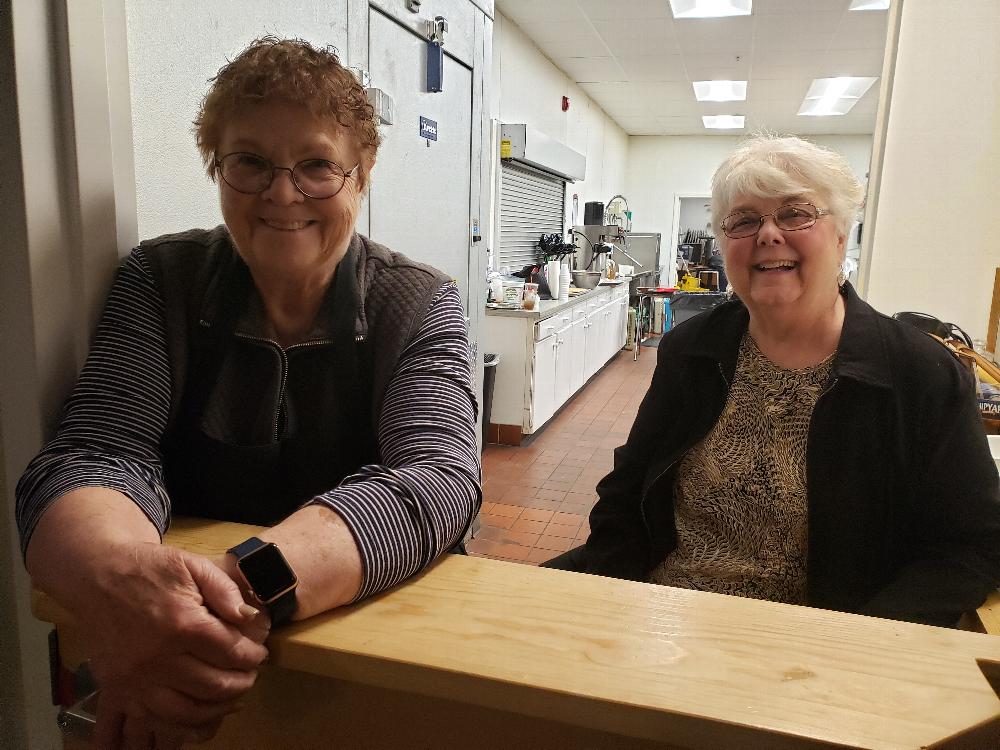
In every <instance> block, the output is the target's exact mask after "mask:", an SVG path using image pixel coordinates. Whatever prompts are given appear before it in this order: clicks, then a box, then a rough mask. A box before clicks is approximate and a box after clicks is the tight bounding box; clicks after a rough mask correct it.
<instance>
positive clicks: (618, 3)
mask: <svg viewBox="0 0 1000 750" xmlns="http://www.w3.org/2000/svg"><path fill="white" fill-rule="evenodd" d="M535 1H536V2H537V0H535ZM579 5H580V10H582V11H583V13H584V15H586V16H587V17H588V18H590V20H592V21H621V20H627V19H632V18H647V19H648V18H663V19H666V20H668V21H669V20H673V14H672V13H671V12H670V4H669V3H667V2H666V0H615V2H608V0H579Z"/></svg>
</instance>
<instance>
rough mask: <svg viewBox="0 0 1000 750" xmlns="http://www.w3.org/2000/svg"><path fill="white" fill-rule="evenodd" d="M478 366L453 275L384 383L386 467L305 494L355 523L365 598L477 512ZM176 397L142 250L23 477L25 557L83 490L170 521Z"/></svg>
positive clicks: (443, 543) (161, 524)
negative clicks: (52, 515)
mask: <svg viewBox="0 0 1000 750" xmlns="http://www.w3.org/2000/svg"><path fill="white" fill-rule="evenodd" d="M471 375H472V373H471V368H470V363H469V356H468V345H467V338H466V333H465V322H464V315H463V311H462V306H461V302H460V300H459V295H458V290H457V289H456V288H455V287H454V286H453V285H446V286H443V287H442V288H441V289H440V290H439V291H438V292H437V294H436V295H435V297H434V300H433V301H432V303H431V305H430V307H429V309H428V311H427V314H426V315H425V317H424V320H423V323H422V325H421V327H420V329H419V331H418V333H417V335H416V337H415V338H414V339H413V341H411V342H410V344H409V345H408V346H407V347H406V349H405V350H404V351H403V354H402V356H401V357H400V359H399V362H398V364H397V366H396V370H395V373H394V375H393V377H392V380H391V381H390V383H389V385H388V388H387V389H386V393H385V399H384V403H383V408H382V413H381V417H380V419H379V423H378V425H377V426H376V429H377V434H378V443H379V452H380V456H381V463H379V464H377V465H368V466H362V467H359V468H358V471H357V472H356V473H354V474H352V475H350V476H348V477H346V478H345V479H344V480H343V481H342V482H341V483H340V484H339V485H338V486H337V487H334V488H331V489H330V490H328V491H326V492H324V493H322V494H321V495H318V496H317V497H315V498H313V499H312V500H310V501H309V503H307V504H322V505H326V506H328V507H330V508H331V509H333V510H334V511H336V512H337V513H338V514H339V515H340V516H341V517H342V518H343V519H344V521H345V523H346V524H347V525H348V527H349V528H350V530H351V532H352V533H353V535H354V537H355V539H356V541H357V544H358V547H359V549H360V552H361V559H362V563H363V566H364V571H363V583H362V587H361V591H360V592H359V595H358V598H363V597H365V596H369V595H370V594H373V593H375V592H377V591H381V590H382V589H385V588H388V587H390V586H392V585H394V584H396V583H398V582H399V581H401V580H403V579H405V578H407V577H409V576H411V575H413V574H414V573H416V572H418V571H419V570H421V569H423V568H424V567H425V566H426V565H428V564H429V563H430V562H431V561H432V560H433V559H434V558H436V557H437V556H438V555H440V554H441V553H442V552H443V551H445V550H446V549H448V548H449V547H451V546H452V545H453V544H455V542H457V541H458V540H459V537H460V535H461V534H462V532H463V531H464V530H465V528H466V527H467V525H468V523H469V521H470V519H471V518H472V517H473V516H474V515H475V513H476V512H477V510H478V507H479V504H480V502H481V500H482V494H481V490H480V486H479V478H480V467H479V456H478V451H477V449H476V438H475V423H476V414H475V412H476V399H475V395H474V393H473V388H472V377H471ZM170 402H171V378H170V365H169V359H168V353H167V340H166V327H165V322H164V305H163V299H162V297H161V295H160V292H159V289H158V288H157V286H156V284H155V282H154V280H153V277H152V275H151V274H150V270H149V267H148V265H147V261H146V259H145V257H144V254H143V250H142V248H138V249H136V250H134V251H133V253H132V255H131V256H130V257H129V258H128V259H127V260H126V261H125V263H124V264H123V265H122V268H121V271H120V272H119V274H118V277H117V279H116V281H115V284H114V285H113V287H112V289H111V292H110V294H109V296H108V301H107V304H106V307H105V311H104V315H103V316H102V318H101V322H100V324H99V326H98V330H97V334H96V337H95V340H94V344H93V346H92V348H91V351H90V354H89V355H88V357H87V361H86V363H85V365H84V368H83V371H82V372H81V374H80V378H79V381H78V382H77V385H76V388H75V389H74V391H73V394H72V395H71V397H70V399H69V400H68V402H67V404H66V410H65V414H64V417H63V421H62V423H61V424H60V427H59V430H58V432H57V434H56V437H55V438H54V439H53V440H52V441H51V442H50V443H49V444H48V445H46V446H45V448H44V449H43V450H42V452H41V453H40V454H39V455H38V456H36V457H35V459H34V460H33V461H32V462H31V463H30V464H29V465H28V467H27V469H26V470H25V473H24V475H23V476H22V477H21V481H20V482H19V483H18V487H17V523H18V529H19V531H20V535H21V548H22V553H23V552H24V551H26V550H27V546H28V542H29V541H30V539H31V534H32V532H33V531H34V529H35V527H36V525H37V523H38V520H39V519H40V518H41V516H42V514H43V513H44V512H45V510H46V509H47V508H48V507H49V506H50V505H51V504H52V503H53V502H55V501H56V500H57V499H58V498H60V497H61V496H63V495H65V494H66V493H67V492H70V491H72V490H75V489H79V488H81V487H106V488H110V489H113V490H116V491H118V492H121V493H122V494H124V495H126V496H128V497H129V498H130V499H131V500H132V501H133V502H135V503H136V505H137V506H138V507H139V508H140V509H141V510H142V511H143V512H144V513H145V514H146V516H147V517H148V518H149V520H150V521H151V522H152V523H153V524H154V526H155V527H156V528H157V530H158V531H159V532H160V534H161V535H162V534H163V533H164V532H165V531H166V529H167V526H168V525H169V522H170V498H169V496H168V494H167V491H166V488H165V484H164V477H163V465H162V456H161V454H160V449H159V446H160V440H161V437H162V436H163V433H164V430H165V429H166V427H167V421H168V417H169V411H170Z"/></svg>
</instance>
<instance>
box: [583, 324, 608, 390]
mask: <svg viewBox="0 0 1000 750" xmlns="http://www.w3.org/2000/svg"><path fill="white" fill-rule="evenodd" d="M603 320H604V313H603V311H602V310H595V311H594V312H592V313H591V314H590V315H588V316H587V318H586V334H585V338H586V342H585V344H584V355H583V356H584V362H583V379H584V380H590V378H591V377H592V376H593V374H594V373H595V372H597V370H598V369H600V367H601V364H602V362H601V356H602V354H603V349H602V346H601V331H602V330H603V329H604V325H603V322H602V321H603Z"/></svg>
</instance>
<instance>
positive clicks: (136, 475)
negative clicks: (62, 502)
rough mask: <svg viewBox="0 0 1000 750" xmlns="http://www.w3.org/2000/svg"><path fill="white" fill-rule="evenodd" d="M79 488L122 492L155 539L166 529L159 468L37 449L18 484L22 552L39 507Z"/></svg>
mask: <svg viewBox="0 0 1000 750" xmlns="http://www.w3.org/2000/svg"><path fill="white" fill-rule="evenodd" d="M84 487H104V488H107V489H110V490H115V491H116V492H120V493H122V494H123V495H125V496H126V497H128V498H130V499H131V500H132V502H134V503H135V504H136V505H137V506H139V509H140V510H142V512H143V513H144V514H145V515H146V517H147V518H148V519H149V522H150V523H151V524H153V526H155V527H156V530H157V531H158V532H159V533H160V536H161V537H162V536H163V534H164V533H165V532H166V530H167V526H168V525H169V522H170V521H169V519H170V500H169V498H168V496H167V492H166V489H165V487H164V485H163V476H162V471H161V469H160V467H159V466H150V465H148V464H145V463H143V462H140V461H135V460H130V459H125V458H121V457H119V456H109V455H104V454H95V453H93V452H90V451H83V450H77V451H67V452H63V453H59V454H45V453H43V454H42V455H40V456H38V457H37V458H36V459H35V460H34V461H32V463H31V465H30V466H29V467H28V470H27V471H26V472H25V473H24V476H22V477H21V481H20V482H19V483H18V488H17V497H18V499H19V501H20V502H19V503H18V505H17V523H18V529H19V531H20V536H21V554H22V556H23V555H24V554H25V553H26V552H27V549H28V543H29V542H30V541H31V536H32V534H33V533H34V531H35V527H37V526H38V522H39V520H41V517H42V516H43V515H44V513H45V511H46V510H48V508H49V507H50V506H51V505H52V504H53V503H54V502H55V501H56V500H58V499H59V498H60V497H62V496H63V495H65V494H66V493H68V492H72V491H73V490H78V489H82V488H84Z"/></svg>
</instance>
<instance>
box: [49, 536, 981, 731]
mask: <svg viewBox="0 0 1000 750" xmlns="http://www.w3.org/2000/svg"><path fill="white" fill-rule="evenodd" d="M252 531H253V528H252V527H246V526H241V525H238V524H225V523H217V522H204V521H194V520H178V521H175V523H174V526H173V528H172V529H171V531H170V533H169V534H168V536H167V540H166V541H167V543H169V544H174V545H176V546H179V547H182V548H185V549H188V550H191V551H194V552H199V553H203V554H217V553H219V552H221V551H222V550H225V549H226V548H228V547H229V546H231V545H232V544H234V543H236V542H238V541H240V540H242V539H245V538H246V537H247V536H249V535H250V534H251V533H252ZM36 614H37V615H38V616H39V617H40V618H41V619H45V620H49V621H55V622H59V621H60V620H61V619H62V617H63V616H62V615H61V614H60V613H59V612H58V611H57V610H56V609H55V608H54V607H53V605H52V603H51V602H50V601H47V600H46V599H45V598H44V597H41V596H40V597H38V598H37V599H36ZM268 645H269V647H270V648H271V655H272V663H273V664H274V665H276V666H278V667H281V668H284V669H286V670H295V671H297V672H299V673H307V674H309V675H317V676H320V677H326V678H333V679H335V680H338V681H344V682H346V683H349V684H357V685H360V686H373V687H376V688H385V689H391V690H396V691H399V690H402V691H405V692H406V693H409V694H413V695H415V696H421V700H422V699H423V698H424V697H429V698H432V699H437V700H440V699H443V700H445V701H450V702H457V703H458V704H465V705H470V704H471V705H473V706H480V707H485V708H488V709H497V710H501V711H505V712H513V713H515V714H520V715H523V716H525V717H533V718H537V719H544V720H549V721H554V722H559V723H562V724H565V725H573V726H575V727H585V728H587V729H589V730H596V731H600V732H607V733H610V734H613V735H617V736H619V737H623V738H634V739H635V740H638V742H637V743H636V745H634V746H642V747H646V746H648V745H647V744H643V743H647V742H649V741H653V742H658V743H669V744H670V745H671V746H681V747H712V748H719V747H739V748H757V747H759V748H805V747H809V748H815V747H831V746H833V747H852V748H854V747H857V748H916V747H969V748H985V747H1000V698H998V696H997V694H996V693H995V692H994V691H993V689H991V687H990V685H989V683H988V682H987V680H986V679H985V678H984V675H983V672H982V670H981V668H980V663H982V664H983V665H987V666H988V665H992V668H993V669H1000V638H996V637H993V636H990V635H984V634H979V633H968V632H962V631H957V630H947V629H943V628H933V627H928V626H922V625H913V624H908V623H900V622H892V621H888V620H879V619H874V618H866V617H861V616H856V615H847V614H842V613H836V612H828V611H823V610H816V609H810V608H806V607H795V606H789V605H782V604H775V603H771V602H760V601H753V600H746V599H739V598H733V597H727V596H721V595H716V594H708V593H703V592H696V591H685V590H680V589H672V588H667V587H661V586H654V585H649V584H642V583H633V582H627V581H616V580H611V579H606V578H600V577H596V576H587V575H581V574H576V573H568V572H564V571H557V570H546V569H539V568H533V567H529V566H526V565H517V564H513V563H505V562H500V561H494V560H488V559H481V558H468V557H461V556H454V555H452V556H446V557H445V558H443V559H442V560H440V561H439V562H438V563H437V564H435V565H434V566H433V567H432V568H431V569H429V570H427V571H425V572H424V573H423V574H421V575H420V576H418V577H416V578H415V579H413V580H411V581H410V582H408V583H406V584H405V585H401V586H399V587H397V588H396V589H394V590H392V591H390V592H386V593H383V594H381V595H379V596H376V597H373V598H372V599H369V600H367V601H365V602H363V603H361V604H359V605H355V606H352V607H345V608H342V609H340V610H337V611H334V612H330V613H326V614H324V615H320V616H317V617H314V618H312V619H310V620H308V621H305V622H302V623H297V624H294V625H291V626H288V627H286V628H284V629H282V630H280V631H278V632H276V633H275V634H274V635H273V636H272V637H271V640H270V641H269V644H268ZM302 679H303V681H307V680H308V679H311V678H306V677H305V676H303V678H302ZM361 689H362V688H360V687H359V690H361ZM364 689H367V687H365V688H364ZM529 720H533V719H529ZM554 746H556V747H558V745H554ZM623 746H628V745H623Z"/></svg>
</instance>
